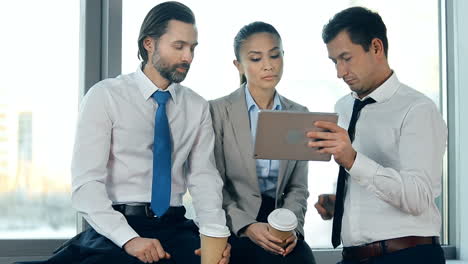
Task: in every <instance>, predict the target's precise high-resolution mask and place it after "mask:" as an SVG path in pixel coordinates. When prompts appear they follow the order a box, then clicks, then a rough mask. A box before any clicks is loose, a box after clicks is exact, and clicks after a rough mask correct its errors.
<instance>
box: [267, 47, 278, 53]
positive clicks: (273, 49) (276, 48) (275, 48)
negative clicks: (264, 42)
mask: <svg viewBox="0 0 468 264" xmlns="http://www.w3.org/2000/svg"><path fill="white" fill-rule="evenodd" d="M279 49H280V48H279V47H274V48H272V49H271V50H269V51H270V52H271V51H275V50H279Z"/></svg>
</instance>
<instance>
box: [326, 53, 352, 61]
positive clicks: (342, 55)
mask: <svg viewBox="0 0 468 264" xmlns="http://www.w3.org/2000/svg"><path fill="white" fill-rule="evenodd" d="M346 55H349V52H347V51H345V52H342V53H340V54H339V55H338V56H336V57H337V58H343V57H344V56H346ZM328 58H329V59H330V60H332V61H334V60H335V58H332V57H330V56H328Z"/></svg>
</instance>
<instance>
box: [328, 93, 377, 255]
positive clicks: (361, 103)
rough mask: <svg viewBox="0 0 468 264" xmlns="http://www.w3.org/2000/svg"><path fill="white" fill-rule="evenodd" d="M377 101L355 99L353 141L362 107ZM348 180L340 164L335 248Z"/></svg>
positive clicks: (339, 233) (350, 137) (338, 242)
mask: <svg viewBox="0 0 468 264" xmlns="http://www.w3.org/2000/svg"><path fill="white" fill-rule="evenodd" d="M372 103H375V100H374V99H372V98H370V97H369V98H367V99H366V100H364V101H360V100H358V99H355V100H354V106H353V114H352V115H351V121H350V122H349V127H348V135H349V139H350V140H351V142H353V140H354V134H355V131H356V122H357V120H358V118H359V113H360V112H361V109H362V108H364V106H366V105H367V104H372ZM346 180H347V172H346V170H345V168H343V167H342V166H340V172H339V173H338V184H337V186H336V201H335V214H334V217H333V230H332V245H333V247H334V248H336V247H338V246H339V245H340V244H341V221H342V219H343V212H344V196H345V185H346Z"/></svg>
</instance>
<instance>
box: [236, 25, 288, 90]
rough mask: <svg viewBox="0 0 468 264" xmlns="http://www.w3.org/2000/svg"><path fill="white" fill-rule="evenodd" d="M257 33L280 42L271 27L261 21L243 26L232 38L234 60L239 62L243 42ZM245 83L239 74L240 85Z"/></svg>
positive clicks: (277, 34)
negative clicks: (273, 37) (273, 36)
mask: <svg viewBox="0 0 468 264" xmlns="http://www.w3.org/2000/svg"><path fill="white" fill-rule="evenodd" d="M257 33H270V34H272V35H275V36H276V37H278V39H279V40H280V41H281V36H280V34H279V33H278V31H277V30H276V29H275V27H273V26H272V25H270V24H268V23H265V22H261V21H256V22H252V23H250V24H248V25H245V26H243V27H242V28H241V29H240V30H239V32H238V33H237V35H236V37H235V38H234V54H235V55H236V60H238V61H240V50H241V48H242V44H243V43H244V41H245V40H247V39H248V38H249V37H250V36H252V35H254V34H257ZM245 82H247V79H246V78H245V75H244V74H241V75H240V84H243V83H245Z"/></svg>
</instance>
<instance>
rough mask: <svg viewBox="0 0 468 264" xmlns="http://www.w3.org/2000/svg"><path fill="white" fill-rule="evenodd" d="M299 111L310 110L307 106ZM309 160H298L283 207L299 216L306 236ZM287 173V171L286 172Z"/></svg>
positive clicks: (287, 187) (299, 224)
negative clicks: (305, 219) (305, 221)
mask: <svg viewBox="0 0 468 264" xmlns="http://www.w3.org/2000/svg"><path fill="white" fill-rule="evenodd" d="M299 111H302V112H308V109H307V108H305V107H304V108H302V109H300V110H299ZM308 171H309V162H308V161H296V162H295V165H294V168H293V170H292V172H291V175H290V176H289V179H288V183H287V184H286V186H285V189H284V195H283V197H284V198H283V204H282V206H281V207H282V208H287V209H289V210H291V211H292V212H294V214H295V215H296V216H297V221H298V225H297V228H296V231H298V232H299V233H300V234H301V235H302V236H303V237H304V218H305V214H306V211H307V198H308V197H309V190H308ZM286 173H287V172H286Z"/></svg>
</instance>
